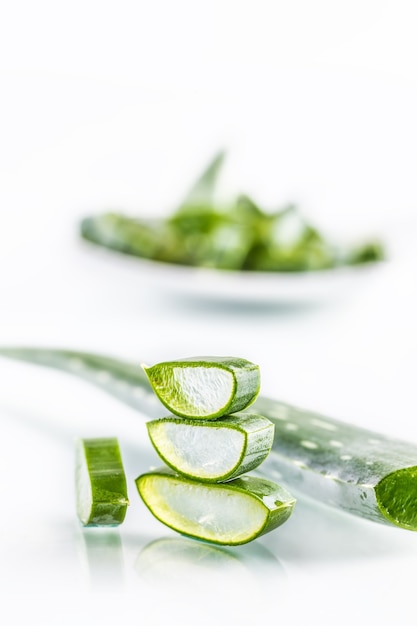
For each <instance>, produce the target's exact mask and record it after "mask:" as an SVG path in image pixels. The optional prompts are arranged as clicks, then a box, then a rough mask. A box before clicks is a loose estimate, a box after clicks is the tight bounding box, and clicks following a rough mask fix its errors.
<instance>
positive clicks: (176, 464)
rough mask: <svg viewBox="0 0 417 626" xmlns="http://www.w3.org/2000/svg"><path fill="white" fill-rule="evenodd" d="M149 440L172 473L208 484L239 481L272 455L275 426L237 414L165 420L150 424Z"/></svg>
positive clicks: (261, 417) (249, 414) (255, 416)
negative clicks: (197, 418) (239, 477)
mask: <svg viewBox="0 0 417 626" xmlns="http://www.w3.org/2000/svg"><path fill="white" fill-rule="evenodd" d="M147 428H148V434H149V438H150V440H151V442H152V444H153V446H154V448H155V450H156V451H157V453H158V454H159V456H160V457H161V459H162V460H163V461H164V462H165V463H166V464H167V465H169V466H170V467H171V468H172V469H174V470H175V471H177V472H179V473H180V474H183V475H184V476H188V477H189V478H195V479H198V480H201V481H206V482H220V481H225V480H230V479H232V478H237V476H240V475H241V474H244V473H246V472H249V471H250V470H253V469H255V468H256V467H258V466H259V465H260V464H261V463H262V462H263V461H264V460H265V459H266V457H267V456H268V454H269V453H270V451H271V446H272V442H273V439H274V425H273V424H272V422H271V421H270V420H268V419H266V418H265V417H263V416H261V415H256V414H253V413H247V414H244V413H235V414H233V415H228V416H225V417H223V418H220V419H217V420H190V419H184V418H175V417H166V418H164V419H160V420H153V421H151V422H148V423H147Z"/></svg>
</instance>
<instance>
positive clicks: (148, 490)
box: [136, 467, 295, 546]
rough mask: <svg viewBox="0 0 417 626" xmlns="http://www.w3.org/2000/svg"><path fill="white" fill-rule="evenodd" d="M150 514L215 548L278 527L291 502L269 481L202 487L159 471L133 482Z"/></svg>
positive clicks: (249, 479) (242, 480) (250, 478)
mask: <svg viewBox="0 0 417 626" xmlns="http://www.w3.org/2000/svg"><path fill="white" fill-rule="evenodd" d="M136 486H137V488H138V491H139V495H140V496H141V498H142V500H143V501H144V503H145V504H146V506H147V507H148V508H149V510H150V511H151V513H152V514H153V515H154V516H155V517H156V518H157V519H158V520H159V521H160V522H162V523H163V524H165V525H166V526H169V527H170V528H172V529H173V530H175V531H177V532H179V533H182V534H183V535H187V536H189V537H194V538H196V539H202V540H205V541H210V542H212V543H217V544H221V545H230V546H232V545H240V544H243V543H248V542H249V541H252V540H254V539H256V538H257V537H259V536H260V535H263V534H265V533H267V532H269V531H271V530H274V529H275V528H277V527H278V526H280V525H281V524H283V523H284V522H285V521H286V520H287V519H288V518H289V517H290V515H291V513H292V511H293V508H294V504H295V499H294V498H293V496H292V495H291V494H290V493H289V492H288V491H286V490H285V489H283V488H282V487H280V486H279V485H277V484H276V483H273V482H271V481H269V480H265V479H262V478H257V477H254V476H242V477H241V478H236V479H235V480H232V481H230V482H226V483H203V482H200V481H196V480H192V479H190V478H187V477H185V476H181V475H179V474H175V472H173V471H172V470H170V469H168V468H165V467H163V468H161V469H158V470H155V471H152V472H148V473H146V474H142V475H141V476H139V477H138V478H137V479H136Z"/></svg>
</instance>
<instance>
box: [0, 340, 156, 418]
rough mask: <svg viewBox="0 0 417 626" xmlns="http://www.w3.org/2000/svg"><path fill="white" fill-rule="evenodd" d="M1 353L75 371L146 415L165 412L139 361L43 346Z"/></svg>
mask: <svg viewBox="0 0 417 626" xmlns="http://www.w3.org/2000/svg"><path fill="white" fill-rule="evenodd" d="M0 356H4V357H7V358H10V359H15V360H18V361H24V362H27V363H33V364H35V365H41V366H44V367H49V368H52V369H56V370H61V371H63V372H66V373H68V374H73V375H74V376H76V377H77V378H81V379H82V380H85V381H87V382H89V383H92V384H93V385H95V386H97V387H99V388H100V389H102V390H103V391H105V392H106V393H109V394H110V395H112V396H114V397H116V398H118V399H119V400H121V401H122V402H123V403H124V404H127V405H128V406H130V407H132V408H133V409H136V410H138V411H140V412H141V413H143V414H144V415H146V416H147V417H155V418H157V417H162V416H163V414H164V411H165V409H164V407H163V405H162V404H161V403H160V402H159V400H158V398H157V397H156V396H155V394H154V392H153V390H152V387H151V385H150V383H149V380H148V377H147V376H146V374H145V372H144V371H143V369H142V368H141V367H140V365H139V364H136V363H129V362H127V361H121V360H118V359H113V358H111V357H107V356H105V355H101V354H91V353H87V352H74V351H71V350H59V349H42V348H23V347H22V348H20V347H17V348H0Z"/></svg>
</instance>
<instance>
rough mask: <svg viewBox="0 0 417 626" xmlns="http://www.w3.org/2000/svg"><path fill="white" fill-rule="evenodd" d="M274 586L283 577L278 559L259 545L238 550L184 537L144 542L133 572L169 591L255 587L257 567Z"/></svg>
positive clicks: (251, 545) (249, 545) (153, 584)
mask: <svg viewBox="0 0 417 626" xmlns="http://www.w3.org/2000/svg"><path fill="white" fill-rule="evenodd" d="M259 566H261V568H262V572H263V574H262V575H263V576H265V575H268V576H273V577H274V579H275V581H276V583H277V584H278V581H279V579H280V578H284V577H285V571H284V568H283V566H282V564H281V563H280V562H279V561H278V559H277V558H276V557H275V556H274V555H273V554H272V553H271V552H269V550H267V549H266V548H265V547H264V546H263V545H262V544H260V543H259V542H254V543H253V544H247V545H245V546H240V547H239V549H234V548H226V547H219V546H215V545H210V544H208V543H204V542H201V541H196V540H193V539H186V538H182V537H179V538H174V537H172V538H170V537H167V538H166V537H163V538H161V539H156V540H155V541H152V542H150V543H148V544H147V545H146V546H145V547H144V548H143V549H142V550H141V552H140V553H139V554H138V557H137V559H136V562H135V570H136V572H137V574H138V576H139V578H140V579H141V580H143V581H145V582H146V583H148V584H150V585H151V586H155V585H162V586H163V587H164V588H167V587H168V588H171V590H172V592H174V593H175V591H176V590H177V589H178V587H181V586H182V585H187V587H191V588H194V587H197V588H200V587H201V585H207V584H208V585H213V584H215V585H219V586H223V585H225V586H230V585H231V581H232V580H236V581H238V585H244V586H246V585H251V584H252V585H256V584H257V578H258V573H259V571H258V568H259Z"/></svg>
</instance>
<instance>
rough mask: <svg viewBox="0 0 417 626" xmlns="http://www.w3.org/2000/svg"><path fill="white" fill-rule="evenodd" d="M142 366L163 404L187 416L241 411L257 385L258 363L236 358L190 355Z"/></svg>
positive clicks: (258, 377) (248, 403)
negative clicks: (184, 357)
mask: <svg viewBox="0 0 417 626" xmlns="http://www.w3.org/2000/svg"><path fill="white" fill-rule="evenodd" d="M143 368H144V370H145V372H146V374H147V376H148V378H149V382H150V383H151V386H152V388H153V390H154V392H155V393H156V395H157V396H158V398H159V399H160V401H161V402H162V404H164V406H166V407H167V409H168V410H169V411H171V413H174V414H175V415H178V416H180V417H187V418H190V419H216V418H218V417H222V416H223V415H226V414H229V413H235V412H237V411H241V410H242V409H245V408H247V407H248V406H249V405H250V404H252V402H254V400H255V398H256V396H257V395H258V393H259V388H260V371H259V366H258V365H255V363H251V362H250V361H247V360H246V359H241V358H236V357H221V356H220V357H207V356H206V357H191V358H187V359H179V360H177V361H166V362H163V363H157V364H156V365H153V366H152V367H147V366H145V365H144V366H143Z"/></svg>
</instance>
